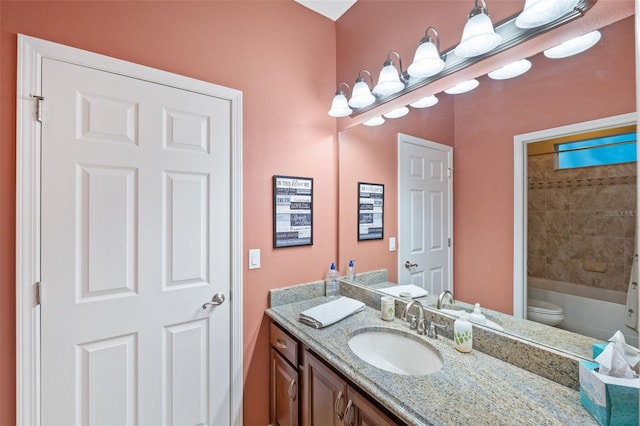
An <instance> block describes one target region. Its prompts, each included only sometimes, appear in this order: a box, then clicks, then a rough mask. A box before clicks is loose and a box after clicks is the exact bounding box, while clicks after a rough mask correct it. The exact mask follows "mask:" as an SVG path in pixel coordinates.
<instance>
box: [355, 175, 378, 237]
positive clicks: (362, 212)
mask: <svg viewBox="0 0 640 426" xmlns="http://www.w3.org/2000/svg"><path fill="white" fill-rule="evenodd" d="M383 238H384V185H381V184H376V183H365V182H358V241H363V240H381V239H383Z"/></svg>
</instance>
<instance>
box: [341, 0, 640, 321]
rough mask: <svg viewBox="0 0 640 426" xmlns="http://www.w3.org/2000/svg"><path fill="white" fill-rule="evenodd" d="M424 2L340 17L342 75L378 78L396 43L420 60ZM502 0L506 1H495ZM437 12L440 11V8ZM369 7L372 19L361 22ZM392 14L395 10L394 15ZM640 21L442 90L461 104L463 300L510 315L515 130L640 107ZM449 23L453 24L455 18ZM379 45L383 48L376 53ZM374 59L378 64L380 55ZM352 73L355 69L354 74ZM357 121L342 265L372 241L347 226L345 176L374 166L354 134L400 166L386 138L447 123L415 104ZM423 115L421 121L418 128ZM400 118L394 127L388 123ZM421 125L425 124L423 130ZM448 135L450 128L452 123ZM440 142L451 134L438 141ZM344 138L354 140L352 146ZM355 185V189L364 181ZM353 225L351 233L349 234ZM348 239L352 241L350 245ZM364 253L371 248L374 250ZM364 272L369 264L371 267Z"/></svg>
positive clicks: (391, 263)
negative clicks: (560, 54)
mask: <svg viewBox="0 0 640 426" xmlns="http://www.w3.org/2000/svg"><path fill="white" fill-rule="evenodd" d="M385 3H386V9H385ZM406 3H408V4H406ZM414 3H417V2H403V6H406V8H405V7H398V8H394V9H393V10H392V9H391V8H390V5H389V3H387V2H380V3H378V2H375V1H364V2H362V3H360V2H358V3H357V4H356V5H355V6H354V7H353V8H352V9H351V10H350V11H349V12H347V14H346V15H345V17H344V18H341V19H340V20H339V21H338V25H337V26H336V34H337V42H338V62H337V65H338V78H339V81H347V82H348V83H349V84H352V83H353V80H355V76H356V75H357V72H358V69H359V68H361V67H362V66H363V65H366V66H370V67H371V68H370V69H371V70H372V71H373V70H375V71H374V72H373V74H374V78H375V77H377V73H378V71H379V67H380V65H377V64H378V62H380V63H381V62H382V60H384V56H385V54H386V53H385V52H386V51H387V50H388V49H389V48H391V47H390V46H392V45H394V44H395V46H396V47H395V48H396V49H397V50H400V52H401V54H402V56H403V58H405V59H404V61H405V62H404V64H403V65H404V66H405V68H406V66H407V65H408V63H409V62H410V61H411V60H412V59H413V50H412V49H415V43H414V44H412V45H411V47H409V48H405V47H404V46H405V45H406V41H407V40H408V39H409V41H411V40H410V39H411V37H409V36H408V35H407V34H408V33H409V32H410V30H413V29H416V28H421V26H422V25H424V23H422V24H418V23H417V22H416V19H415V16H416V15H417V14H419V13H420V14H421V16H425V15H427V14H426V12H425V11H426V10H427V8H428V7H429V6H430V5H432V3H433V4H435V3H438V2H424V3H419V5H420V6H418V4H414ZM456 3H457V2H456ZM510 3H511V4H512V3H513V2H509V1H505V2H500V3H499V5H501V6H502V7H504V9H501V12H500V13H503V14H502V15H499V16H501V17H502V18H505V17H507V16H509V15H511V14H513V13H515V12H516V11H517V8H516V9H515V10H510V9H509V8H508V6H509V4H510ZM621 3H622V2H621ZM626 3H627V4H626V5H625V10H624V11H623V12H622V13H621V15H623V16H628V10H627V9H629V7H631V10H632V6H633V3H632V2H626ZM394 4H395V3H394ZM493 4H496V5H498V3H495V2H494V3H493ZM629 5H630V6H629ZM417 7H419V9H416V8H417ZM603 7H604V6H603ZM607 7H610V6H607ZM496 10H497V8H496V7H493V6H492V9H491V14H492V16H494V17H495V16H498V15H497V13H496ZM601 10H602V9H601ZM435 13H436V14H437V10H436V11H435ZM590 13H591V12H590ZM594 13H595V12H594ZM598 13H599V12H598ZM631 13H632V12H631ZM361 15H362V16H366V17H367V19H362V20H361V21H358V19H361ZM355 16H357V17H358V19H355ZM380 16H383V17H384V18H381V17H380ZM398 16H403V17H404V18H405V20H404V21H402V20H400V21H401V22H403V23H402V27H403V31H396V32H392V31H390V30H389V28H392V27H393V25H400V24H399V23H398V22H397V21H399V19H397V17H398ZM429 16H430V17H431V16H432V15H429ZM587 16H589V15H587ZM386 17H390V18H389V20H387V19H386ZM443 19H446V17H443ZM494 20H496V19H494ZM633 20H634V17H633V16H631V17H629V18H625V19H623V20H622V21H620V22H619V24H617V25H615V26H611V27H606V28H605V29H603V31H602V33H603V39H602V41H601V42H600V43H599V44H598V45H597V46H596V47H595V48H593V49H591V50H589V51H587V52H585V53H583V54H581V55H578V56H575V57H573V58H570V59H565V60H555V61H552V60H549V59H546V58H544V57H543V56H542V55H541V54H538V55H536V56H534V57H533V59H532V62H533V68H532V70H531V71H530V72H529V73H527V74H525V75H523V76H521V77H518V78H516V79H512V80H506V81H502V82H500V81H493V80H490V79H489V78H488V77H486V76H483V77H480V78H479V81H480V87H479V88H477V89H476V90H474V91H473V92H470V93H467V94H462V95H457V96H450V95H445V94H443V93H439V94H438V95H437V96H438V97H439V98H440V104H438V106H437V107H436V108H439V107H440V105H441V104H442V103H443V101H444V102H450V103H451V104H453V109H452V110H450V111H451V114H452V116H451V117H450V122H451V123H453V124H452V125H453V126H454V134H453V135H452V136H451V137H452V138H453V139H452V142H451V143H450V142H447V141H446V140H449V139H445V141H444V142H442V143H446V144H452V145H453V146H454V168H455V172H454V288H455V294H456V298H457V299H460V300H463V301H467V302H470V303H475V302H480V303H481V304H482V305H484V306H486V307H488V308H492V309H496V310H500V311H503V312H507V313H512V312H513V214H514V209H513V137H514V135H517V134H521V133H527V132H531V131H535V130H541V129H546V128H551V127H557V126H560V125H565V124H570V123H575V122H580V121H587V120H592V119H596V118H603V117H608V116H612V115H618V114H623V113H628V112H633V111H635V110H636V105H635V68H634V60H635V59H634V58H635V53H634V52H635V50H634V49H635V47H634V41H633V36H634V22H633ZM430 21H433V22H438V21H437V20H436V19H435V18H430ZM358 22H360V24H359V27H358V26H357V25H358ZM422 22H424V20H422ZM427 25H428V24H427ZM463 25H464V22H462V23H460V28H462V26H463ZM354 28H357V30H358V31H356V30H354ZM381 28H383V29H385V30H384V31H383V30H381ZM445 29H450V27H449V26H446V27H445ZM397 33H401V34H402V36H399V35H398V34H397ZM387 36H388V37H389V39H390V40H392V43H389V45H388V46H389V47H384V46H387V45H386V44H385V43H386V42H387ZM441 36H442V32H441ZM456 37H459V34H458V35H457V36H456ZM418 39H419V37H418ZM441 40H444V38H442V39H441ZM449 40H452V39H451V38H449ZM457 41H458V40H457V39H453V41H451V42H450V43H449V44H448V43H446V42H442V45H443V46H449V45H453V44H455V43H457ZM403 43H404V44H403ZM416 43H417V39H416ZM366 46H376V50H375V51H374V49H372V48H369V49H367V48H366ZM378 46H380V48H378ZM398 46H399V47H398ZM373 52H377V53H378V55H377V56H375V57H373V56H374V55H373ZM376 58H381V59H376ZM603 58H606V60H603ZM374 60H375V61H377V62H373V61H374ZM372 64H373V65H372ZM350 75H353V77H352V78H349V76H350ZM594 99H595V100H597V101H594ZM378 109H382V108H378ZM381 112H382V111H381ZM350 120H351V119H348V118H347V119H342V121H341V122H340V127H346V128H347V129H346V130H342V131H341V132H340V165H339V170H340V211H341V215H340V237H339V240H340V258H341V264H342V263H345V262H346V261H347V260H348V258H349V257H351V256H352V255H351V254H350V253H353V252H355V253H357V254H360V253H361V252H362V251H360V246H362V245H363V244H362V243H360V245H358V246H356V247H354V244H353V241H349V240H348V239H349V238H351V235H349V234H351V233H355V231H354V230H352V229H351V228H352V227H354V226H355V225H353V224H349V223H347V224H345V222H346V221H349V220H351V219H350V218H352V217H353V218H354V219H353V220H355V217H356V216H355V214H356V213H355V210H356V206H355V202H354V201H352V200H353V197H354V196H355V195H353V194H349V192H346V193H345V185H344V184H343V179H348V178H349V179H350V180H351V181H355V180H357V177H354V176H351V174H352V173H351V171H353V170H366V167H367V165H366V164H360V163H358V151H357V149H355V148H354V147H355V143H354V142H353V140H354V139H356V140H359V143H360V145H361V146H362V149H363V150H364V152H366V153H367V156H370V155H371V150H370V148H368V147H371V146H373V147H378V146H384V147H385V148H384V150H381V151H382V154H381V155H380V158H377V159H372V158H367V161H368V162H369V163H377V162H382V161H384V162H385V164H387V163H392V164H393V165H394V167H395V163H396V162H397V159H396V158H397V153H396V151H395V150H389V147H388V146H387V145H385V144H393V145H394V146H395V142H394V141H395V140H396V133H397V132H403V133H410V131H409V130H408V129H412V130H413V131H417V133H415V134H413V136H417V137H423V138H426V139H430V138H429V137H428V136H427V135H428V134H433V133H434V132H436V133H437V132H438V130H437V129H434V127H437V126H440V125H443V124H442V122H440V123H438V122H435V121H432V119H431V118H426V117H424V116H423V115H422V113H421V112H420V111H419V110H414V109H411V112H410V114H409V115H407V116H405V117H403V118H402V119H400V120H397V121H393V120H387V123H385V125H384V126H382V128H374V129H379V130H367V128H365V127H364V126H354V127H349V126H351V125H352V124H351V123H350V122H349V121H350ZM391 123H392V124H391ZM417 123H420V126H418V127H416V125H417ZM390 124H391V125H392V126H393V127H392V128H390V129H389V130H387V129H383V128H384V127H385V126H389V125H390ZM447 125H448V124H447ZM420 129H424V133H423V134H421V133H420ZM427 129H428V130H427ZM440 130H441V131H442V130H443V129H440ZM410 134H411V133H410ZM444 134H445V135H446V131H445V132H444ZM442 137H444V138H447V136H442ZM432 140H434V141H436V142H441V141H439V140H438V139H432ZM343 141H348V142H349V144H348V145H347V143H345V142H343ZM347 150H348V151H347ZM343 151H345V152H348V157H347V158H348V163H347V164H345V163H344V158H345V156H346V155H343ZM393 172H395V168H394V169H393V170H389V173H388V174H386V175H385V174H384V173H381V175H380V176H379V179H387V181H386V182H387V183H388V184H389V186H390V187H391V188H393V189H394V191H397V188H396V187H394V186H392V185H393V184H395V180H396V179H395V177H394V176H393ZM363 174H364V172H363ZM349 176H351V177H349ZM351 187H353V188H355V184H353V183H352V182H348V183H347V188H346V190H347V191H352V189H351ZM385 189H386V187H385ZM353 191H354V193H355V189H354V190H353ZM345 198H346V199H345ZM396 202H397V196H396V197H395V198H391V197H388V198H385V215H386V214H387V212H389V211H393V210H396V209H397V205H396ZM345 203H346V207H345ZM385 226H387V220H386V218H385ZM394 227H395V228H394ZM345 229H346V231H347V235H346V236H345V235H344V233H343V230H345ZM390 229H392V230H393V229H395V232H397V226H396V225H395V224H391V228H390ZM389 235H390V236H391V235H392V234H389ZM345 240H346V241H345ZM345 246H346V247H348V249H346V250H345V249H344V247H345ZM380 250H388V244H384V245H383V244H381V246H380ZM362 253H363V254H365V255H367V256H371V254H370V253H368V252H366V253H364V252H362ZM354 257H355V256H354ZM377 259H378V260H379V261H380V263H376V264H372V262H368V263H367V266H370V268H369V269H378V268H380V267H388V268H389V269H390V271H396V273H397V259H396V256H395V255H394V254H390V253H388V252H386V253H385V254H384V255H380V257H378V258H377ZM384 262H386V263H384ZM358 270H360V271H365V270H367V268H358ZM391 275H392V274H391Z"/></svg>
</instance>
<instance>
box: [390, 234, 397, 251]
mask: <svg viewBox="0 0 640 426" xmlns="http://www.w3.org/2000/svg"><path fill="white" fill-rule="evenodd" d="M389 251H396V237H389Z"/></svg>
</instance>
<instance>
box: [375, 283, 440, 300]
mask: <svg viewBox="0 0 640 426" xmlns="http://www.w3.org/2000/svg"><path fill="white" fill-rule="evenodd" d="M378 291H381V292H383V293H386V294H388V295H390V296H395V297H400V293H404V292H406V293H411V298H412V299H415V298H416V297H423V296H428V295H429V292H428V291H427V290H425V289H424V288H422V287H418V286H417V285H414V284H406V285H394V286H392V287H385V288H381V289H380V290H378Z"/></svg>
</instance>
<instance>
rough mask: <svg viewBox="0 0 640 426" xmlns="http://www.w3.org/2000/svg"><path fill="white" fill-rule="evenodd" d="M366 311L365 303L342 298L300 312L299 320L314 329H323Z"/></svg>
mask: <svg viewBox="0 0 640 426" xmlns="http://www.w3.org/2000/svg"><path fill="white" fill-rule="evenodd" d="M363 309H364V303H362V302H360V301H358V300H355V299H351V298H349V297H344V296H343V297H341V298H339V299H336V300H332V301H331V302H327V303H323V304H322V305H318V306H315V307H313V308H311V309H307V310H306V311H303V312H300V317H299V320H300V322H303V323H305V324H307V325H310V326H311V327H314V328H322V327H326V326H328V325H331V324H334V323H336V322H338V321H340V320H341V319H343V318H346V317H348V316H349V315H351V314H355V313H356V312H360V311H362V310H363Z"/></svg>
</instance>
